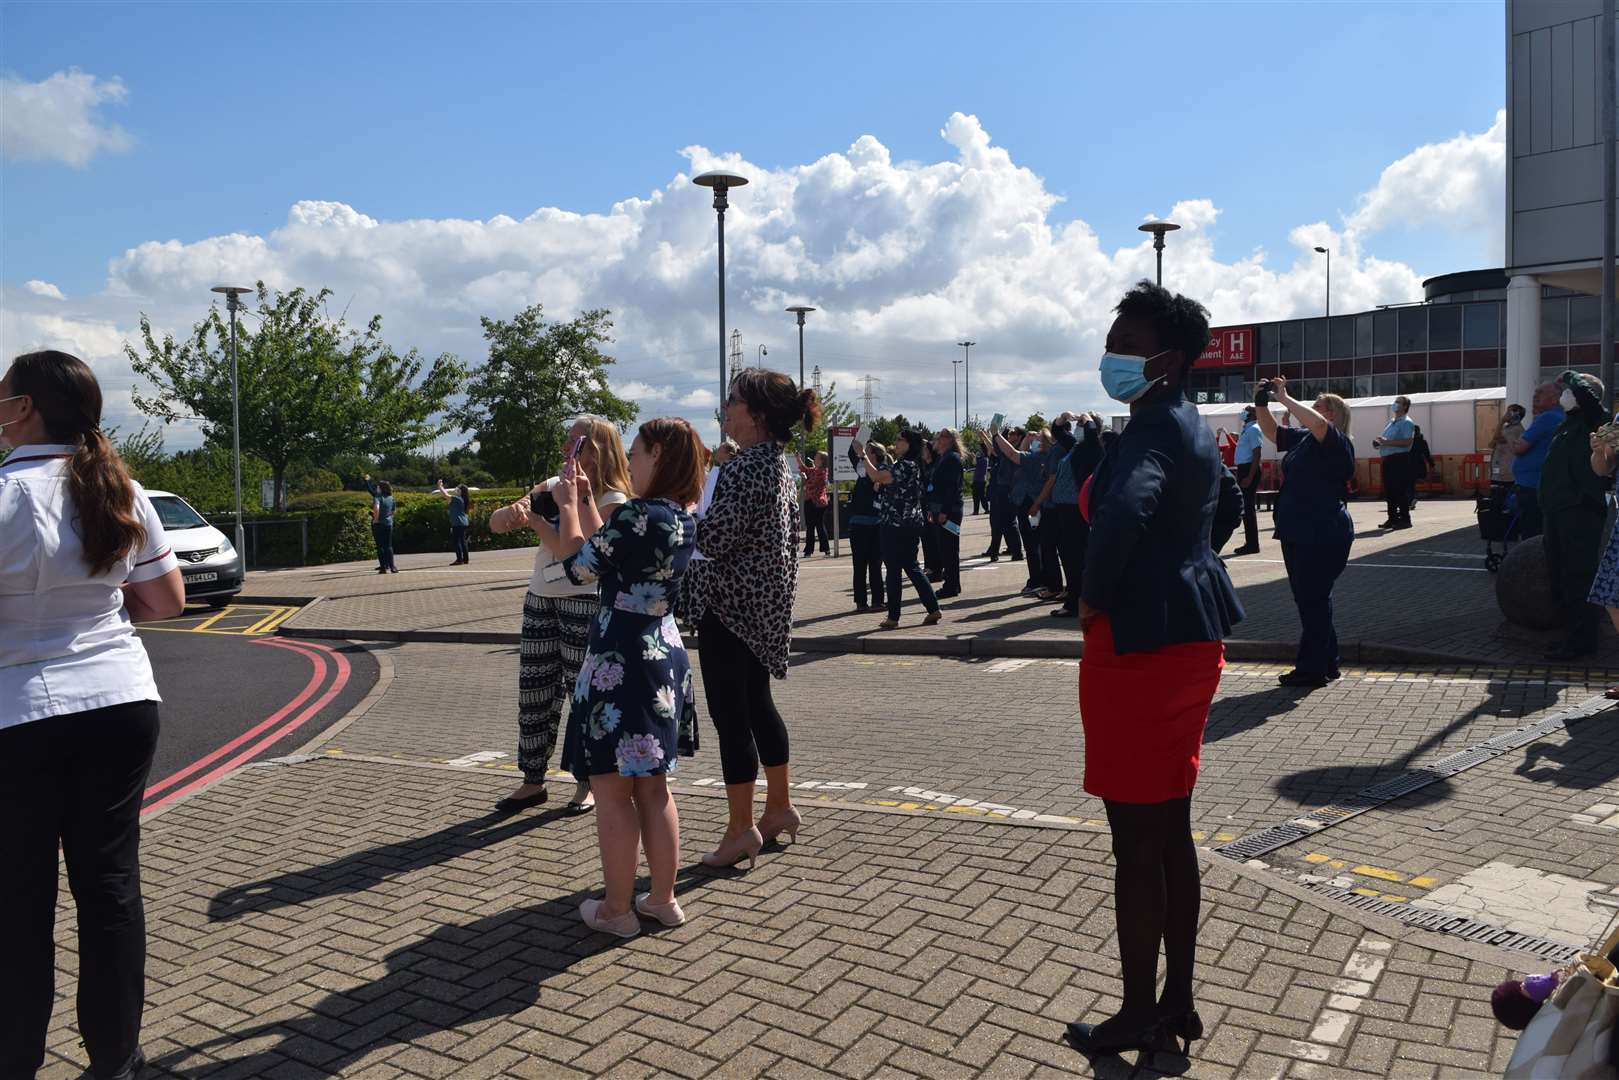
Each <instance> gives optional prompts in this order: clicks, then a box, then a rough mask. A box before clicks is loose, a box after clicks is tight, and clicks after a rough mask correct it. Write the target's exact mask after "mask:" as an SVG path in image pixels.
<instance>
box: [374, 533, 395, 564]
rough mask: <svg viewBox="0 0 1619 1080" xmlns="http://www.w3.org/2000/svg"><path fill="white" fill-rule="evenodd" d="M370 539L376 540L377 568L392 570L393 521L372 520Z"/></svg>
mask: <svg viewBox="0 0 1619 1080" xmlns="http://www.w3.org/2000/svg"><path fill="white" fill-rule="evenodd" d="M371 539H373V540H375V541H376V542H377V569H379V570H392V569H393V568H394V523H393V522H391V521H388V522H382V521H373V522H372V523H371Z"/></svg>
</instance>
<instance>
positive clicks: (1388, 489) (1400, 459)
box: [1383, 453, 1413, 521]
mask: <svg viewBox="0 0 1619 1080" xmlns="http://www.w3.org/2000/svg"><path fill="white" fill-rule="evenodd" d="M1412 490H1413V485H1412V481H1411V455H1410V454H1409V453H1405V454H1390V455H1389V456H1388V457H1386V458H1384V459H1383V498H1384V501H1385V502H1386V503H1387V504H1388V511H1389V520H1390V521H1410V520H1411V494H1412Z"/></svg>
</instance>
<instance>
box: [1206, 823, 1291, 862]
mask: <svg viewBox="0 0 1619 1080" xmlns="http://www.w3.org/2000/svg"><path fill="white" fill-rule="evenodd" d="M1314 831H1315V830H1313V829H1305V828H1302V827H1300V826H1298V825H1273V826H1272V827H1271V828H1268V829H1266V830H1265V831H1264V832H1258V833H1254V834H1253V835H1252V836H1245V837H1243V838H1242V839H1241V840H1235V841H1233V842H1231V843H1229V844H1226V845H1224V846H1223V847H1217V848H1215V849H1214V852H1215V854H1216V855H1223V856H1225V857H1226V858H1228V859H1236V860H1238V861H1239V862H1240V861H1246V860H1248V859H1257V858H1258V857H1259V856H1261V855H1264V854H1266V853H1267V852H1271V851H1275V850H1276V849H1277V848H1281V847H1286V846H1287V845H1288V844H1291V843H1293V842H1294V841H1295V840H1299V839H1301V838H1303V837H1306V836H1308V835H1310V833H1312V832H1314Z"/></svg>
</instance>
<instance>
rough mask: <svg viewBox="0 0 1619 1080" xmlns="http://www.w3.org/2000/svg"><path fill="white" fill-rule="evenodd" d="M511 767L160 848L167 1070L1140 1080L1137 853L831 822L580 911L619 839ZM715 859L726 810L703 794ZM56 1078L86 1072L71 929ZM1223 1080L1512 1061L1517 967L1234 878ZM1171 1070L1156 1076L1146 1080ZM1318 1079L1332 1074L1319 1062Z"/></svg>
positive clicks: (285, 792)
mask: <svg viewBox="0 0 1619 1080" xmlns="http://www.w3.org/2000/svg"><path fill="white" fill-rule="evenodd" d="M502 783H503V778H502V777H499V776H495V775H491V774H488V773H484V772H479V771H477V770H474V769H465V768H455V767H448V766H434V765H430V764H423V763H407V762H377V761H362V760H337V759H332V758H315V759H303V760H298V761H294V762H291V763H286V764H279V765H271V766H260V767H253V768H248V769H244V770H242V771H240V772H238V773H236V774H234V775H233V776H232V777H230V778H229V779H227V780H225V781H224V782H222V783H220V784H218V785H216V786H214V787H212V788H210V789H207V790H206V791H204V792H202V793H200V794H198V795H196V796H193V797H191V798H189V799H186V800H184V801H181V802H179V803H176V804H174V805H173V806H172V807H170V808H168V809H166V810H165V811H164V812H163V813H161V814H160V815H158V816H156V817H155V819H153V820H151V821H150V822H149V824H148V826H147V828H146V830H145V834H146V835H145V841H144V851H145V854H144V863H145V873H144V877H145V880H146V890H147V900H148V919H149V922H150V927H151V938H152V949H151V954H152V955H151V960H150V962H149V965H148V976H149V980H150V986H151V992H150V995H149V1002H148V1009H147V1015H146V1025H145V1031H144V1039H145V1044H146V1047H147V1049H148V1052H149V1053H150V1055H151V1056H152V1059H153V1062H154V1065H155V1069H154V1070H153V1075H160V1076H169V1075H184V1076H188V1077H202V1076H209V1077H212V1076H243V1077H260V1076H275V1077H279V1076H367V1077H369V1076H396V1075H409V1076H452V1075H453V1076H497V1075H505V1076H548V1077H549V1076H572V1075H596V1076H600V1075H654V1074H657V1075H670V1074H673V1075H681V1076H723V1075H750V1076H759V1075H764V1076H867V1075H874V1074H878V1073H881V1074H883V1075H903V1076H926V1077H968V1076H982V1075H987V1076H997V1077H998V1076H1024V1075H1032V1074H1036V1073H1042V1074H1062V1075H1098V1076H1106V1077H1123V1076H1125V1075H1126V1074H1128V1073H1129V1072H1130V1069H1131V1066H1132V1065H1133V1064H1134V1063H1133V1062H1130V1063H1127V1062H1125V1061H1122V1060H1120V1059H1118V1058H1109V1059H1100V1060H1099V1061H1097V1062H1095V1063H1092V1062H1088V1061H1087V1060H1086V1059H1085V1058H1083V1057H1081V1056H1080V1055H1078V1054H1076V1053H1075V1052H1074V1051H1072V1050H1071V1049H1069V1048H1068V1047H1067V1046H1065V1045H1064V1044H1063V1043H1062V1042H1061V1038H1060V1037H1061V1033H1062V1025H1063V1024H1064V1023H1065V1022H1066V1021H1068V1020H1071V1019H1074V1018H1076V1017H1079V1016H1086V1015H1098V1014H1105V1013H1107V1012H1108V1011H1110V1010H1112V1009H1113V1008H1115V1007H1116V1005H1117V997H1116V985H1117V960H1116V944H1115V942H1114V938H1113V916H1112V911H1111V889H1110V884H1109V883H1110V876H1109V875H1110V868H1109V858H1108V855H1107V838H1106V837H1105V836H1104V835H1102V834H1101V833H1099V832H1096V831H1090V830H1083V829H1074V828H1067V827H1056V826H1046V827H1042V826H1030V825H1017V824H1002V823H995V822H990V821H981V820H968V819H963V818H949V817H944V816H938V815H927V814H921V813H907V812H904V811H894V810H886V811H885V810H872V809H870V808H857V807H849V806H832V805H824V806H819V807H815V808H813V809H812V811H811V813H810V814H809V817H808V821H807V823H806V828H805V831H804V832H803V833H802V834H801V835H800V838H799V841H798V843H796V844H794V845H792V846H791V847H790V848H786V849H779V850H778V849H773V850H771V851H770V852H767V853H766V855H765V856H764V857H763V858H762V860H761V861H760V863H759V865H758V867H757V868H756V869H754V870H752V871H749V872H711V871H708V870H704V869H701V868H698V867H695V866H691V865H687V866H685V867H684V868H683V870H682V872H681V875H680V879H679V885H678V889H679V892H680V897H681V901H682V903H683V904H684V905H685V907H686V910H687V913H688V916H689V921H688V923H687V924H686V925H685V926H683V927H680V928H678V929H674V930H667V931H664V930H659V931H657V932H648V933H644V934H642V935H641V936H640V937H638V938H635V939H633V940H630V941H627V942H620V941H618V940H617V939H612V938H608V937H606V936H604V935H599V934H594V933H592V932H590V931H589V930H587V929H586V928H585V927H584V926H583V925H582V924H581V923H580V922H579V921H578V918H577V915H576V908H577V906H578V903H579V901H580V900H582V899H584V898H586V897H589V896H591V895H594V894H595V893H596V890H597V889H598V887H599V874H600V872H599V868H598V864H597V859H596V854H595V829H594V823H593V822H592V821H591V820H590V819H588V818H583V819H581V818H570V817H567V816H565V815H561V814H558V813H555V812H550V813H546V812H537V813H530V814H526V815H521V816H517V817H492V816H490V815H488V814H487V813H486V808H487V805H488V802H489V800H490V798H491V796H492V795H493V794H494V793H495V792H496V791H497V790H498V789H499V787H500V786H501V784H502ZM679 802H680V809H681V815H682V828H683V842H684V847H683V852H684V854H685V861H686V863H688V864H689V863H691V862H692V861H693V856H694V855H695V853H697V852H700V851H702V850H705V849H706V848H707V847H709V846H711V845H712V844H713V843H715V842H716V841H717V839H718V837H719V835H720V832H721V829H722V827H723V821H724V813H725V811H724V802H723V800H722V799H720V798H718V797H712V796H709V797H705V796H703V795H700V794H693V793H685V794H682V795H681V796H680V800H679ZM58 939H59V941H60V942H61V943H62V947H61V951H60V953H59V956H60V961H61V970H60V972H59V978H58V984H57V993H58V1007H57V1011H56V1014H55V1017H54V1018H53V1026H52V1029H51V1041H50V1052H51V1058H50V1061H49V1063H48V1064H47V1066H46V1068H45V1070H44V1071H43V1072H42V1076H44V1077H46V1078H48V1080H55V1078H59V1077H71V1076H75V1075H77V1071H78V1070H79V1069H80V1068H82V1065H83V1059H82V1051H81V1049H80V1048H79V1047H78V1045H77V1039H76V1037H75V1036H74V1033H73V1032H72V1030H71V1008H70V1006H69V1003H70V1002H71V999H72V995H73V993H74V989H75V980H76V972H75V957H74V955H73V952H72V945H71V942H72V935H71V917H70V916H69V915H67V914H66V913H65V911H64V914H63V917H62V919H61V921H60V923H59V925H58ZM1199 962H1200V969H1199V984H1198V994H1199V998H1200V1002H1201V1006H1202V1011H1203V1015H1204V1019H1205V1021H1206V1022H1207V1024H1208V1026H1209V1037H1208V1038H1207V1040H1206V1041H1205V1042H1203V1043H1201V1044H1198V1045H1197V1046H1196V1047H1195V1048H1194V1053H1193V1060H1192V1061H1190V1062H1186V1061H1184V1060H1179V1059H1171V1058H1170V1057H1169V1056H1168V1055H1159V1056H1158V1058H1156V1059H1154V1061H1152V1062H1151V1063H1150V1065H1152V1066H1156V1067H1158V1068H1163V1069H1167V1070H1170V1071H1173V1072H1175V1073H1181V1074H1185V1075H1189V1076H1194V1077H1221V1078H1224V1077H1238V1076H1240V1077H1256V1076H1278V1077H1279V1076H1282V1075H1291V1074H1293V1073H1296V1072H1297V1070H1298V1069H1300V1068H1303V1067H1307V1066H1314V1067H1317V1068H1318V1069H1319V1070H1321V1073H1320V1075H1333V1076H1339V1075H1377V1076H1381V1075H1390V1074H1393V1075H1401V1076H1404V1075H1418V1074H1421V1075H1428V1074H1429V1073H1430V1072H1431V1071H1432V1069H1433V1068H1434V1067H1439V1066H1444V1067H1450V1068H1453V1069H1458V1070H1462V1071H1465V1072H1467V1073H1470V1074H1473V1075H1478V1074H1486V1073H1497V1072H1499V1070H1500V1068H1501V1067H1502V1065H1503V1064H1504V1063H1505V1061H1506V1059H1507V1057H1508V1056H1509V1055H1510V1052H1511V1047H1512V1035H1511V1033H1510V1032H1507V1031H1505V1030H1503V1029H1501V1028H1500V1027H1499V1026H1498V1025H1496V1024H1495V1023H1494V1022H1493V1020H1491V1019H1490V1018H1489V1002H1488V993H1489V988H1490V987H1491V986H1492V985H1493V984H1494V983H1495V982H1496V981H1498V980H1499V979H1501V978H1502V977H1504V976H1505V974H1506V972H1507V970H1508V967H1509V965H1510V963H1511V957H1508V956H1503V955H1497V954H1494V953H1491V952H1489V951H1487V950H1485V951H1481V950H1479V949H1478V948H1477V947H1472V946H1470V947H1468V948H1467V949H1449V948H1440V949H1436V948H1428V947H1424V944H1421V943H1419V939H1415V938H1413V937H1411V936H1410V935H1405V934H1402V933H1400V932H1399V930H1398V928H1384V927H1380V926H1379V927H1373V926H1368V925H1367V924H1366V923H1365V922H1364V921H1357V920H1354V919H1350V918H1347V917H1345V916H1343V915H1340V914H1338V913H1335V912H1334V911H1333V910H1331V909H1329V908H1328V907H1325V906H1322V905H1320V904H1318V903H1312V902H1310V901H1309V900H1308V899H1306V898H1301V897H1300V896H1299V895H1297V894H1295V893H1293V892H1290V891H1287V890H1282V889H1277V888H1272V887H1270V886H1268V885H1267V884H1266V883H1264V882H1263V881H1262V880H1258V879H1256V878H1255V877H1253V876H1246V875H1245V874H1244V873H1243V872H1242V870H1241V868H1235V867H1231V866H1227V865H1220V864H1214V865H1211V866H1210V867H1209V868H1208V869H1207V871H1206V875H1205V886H1204V908H1203V923H1202V931H1201V935H1200V945H1199ZM1145 1075H1151V1073H1146V1074H1145ZM1303 1075H1309V1074H1308V1073H1306V1074H1303Z"/></svg>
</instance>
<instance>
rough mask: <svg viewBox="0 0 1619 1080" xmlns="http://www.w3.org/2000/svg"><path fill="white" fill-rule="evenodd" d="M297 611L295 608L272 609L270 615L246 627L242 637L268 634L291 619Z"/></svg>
mask: <svg viewBox="0 0 1619 1080" xmlns="http://www.w3.org/2000/svg"><path fill="white" fill-rule="evenodd" d="M297 610H298V609H297V608H295V607H277V608H274V609H273V610H271V612H270V614H268V615H266V616H265V617H264V618H262V619H260V620H259V621H258V622H256V623H254V624H253V625H252V626H250V627H248V628H247V629H246V630H243V631H242V633H243V634H244V635H247V634H268V633H270V632H271V631H272V630H274V629H275V628H276V627H278V626H280V625H281V624H282V623H284V622H286V621H287V620H288V619H290V618H292V616H293V615H294V614H295V613H296V612H297Z"/></svg>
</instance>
